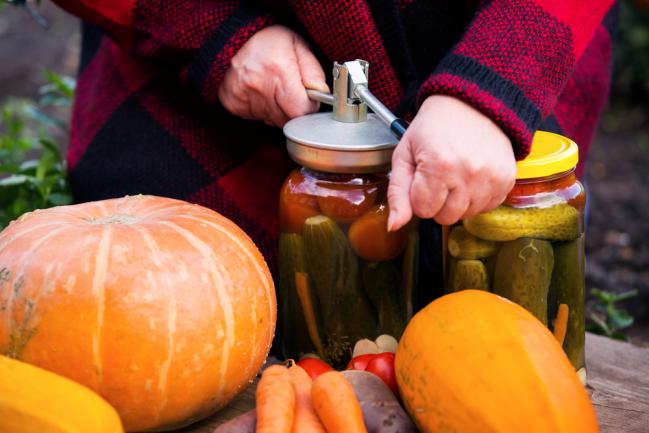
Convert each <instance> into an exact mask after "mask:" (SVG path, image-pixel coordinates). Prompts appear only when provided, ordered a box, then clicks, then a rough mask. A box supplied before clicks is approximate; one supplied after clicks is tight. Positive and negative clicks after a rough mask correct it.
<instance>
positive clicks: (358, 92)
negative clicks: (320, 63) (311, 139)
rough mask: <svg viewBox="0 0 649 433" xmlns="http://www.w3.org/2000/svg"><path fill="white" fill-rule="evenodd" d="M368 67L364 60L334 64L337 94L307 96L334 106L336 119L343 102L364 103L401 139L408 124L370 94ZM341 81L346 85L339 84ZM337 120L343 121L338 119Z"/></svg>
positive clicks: (312, 92)
mask: <svg viewBox="0 0 649 433" xmlns="http://www.w3.org/2000/svg"><path fill="white" fill-rule="evenodd" d="M368 66H369V64H368V62H366V61H364V60H354V61H353V62H345V63H344V64H343V65H340V64H338V63H336V64H334V92H335V93H334V94H331V93H325V92H320V91H317V90H311V89H307V91H306V92H307V95H308V97H309V98H310V99H311V100H314V101H319V102H322V103H324V104H328V105H332V106H334V112H335V113H334V118H337V117H339V116H337V115H336V112H337V111H338V110H337V108H339V107H340V103H341V102H342V103H343V104H344V105H352V104H353V105H357V104H358V103H361V102H362V103H364V104H366V105H367V106H368V107H370V108H371V109H372V111H373V112H374V113H376V115H377V116H379V117H380V118H381V120H383V122H384V123H385V124H386V125H387V126H388V127H389V128H390V130H391V131H392V133H393V134H394V135H396V136H397V137H398V138H401V137H402V136H403V134H404V133H405V132H406V129H407V128H408V122H407V121H405V120H404V119H401V118H398V117H397V116H395V115H394V113H392V112H391V111H390V110H389V109H388V107H386V106H385V105H384V104H383V103H382V102H381V101H380V100H379V99H378V98H377V97H376V96H374V95H373V94H372V92H370V90H369V88H368V87H367V85H368V81H367V69H368ZM341 72H342V73H341ZM339 80H340V81H344V82H346V83H344V82H339ZM344 84H347V86H344ZM343 86H344V87H343ZM345 87H346V88H345ZM343 92H344V94H343ZM343 101H344V102H343ZM350 103H351V104H350ZM337 120H342V119H338V118H337ZM363 120H365V119H364V118H362V120H360V121H363ZM342 121H345V120H342ZM347 121H349V120H347ZM352 121H359V120H352Z"/></svg>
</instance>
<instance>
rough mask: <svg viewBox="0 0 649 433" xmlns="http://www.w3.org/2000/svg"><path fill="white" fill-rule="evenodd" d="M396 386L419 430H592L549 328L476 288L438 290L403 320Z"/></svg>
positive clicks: (586, 406) (581, 392)
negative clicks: (438, 295) (439, 294)
mask: <svg viewBox="0 0 649 433" xmlns="http://www.w3.org/2000/svg"><path fill="white" fill-rule="evenodd" d="M395 371H396V375H397V383H398V385H399V391H400V393H401V397H402V399H403V402H404V403H405V406H406V408H407V410H408V413H410V415H411V416H412V417H413V419H414V421H415V423H416V424H417V427H418V428H419V430H420V431H421V432H422V433H429V432H442V431H444V432H455V433H520V432H526V433H547V432H553V433H577V432H578V433H596V432H597V431H598V429H597V422H596V419H595V411H594V410H593V407H592V405H591V403H590V401H589V399H588V394H587V393H586V390H585V389H584V387H583V386H582V384H581V382H580V380H579V377H578V376H577V374H576V373H575V370H574V367H573V366H572V364H571V363H570V361H569V360H568V358H567V357H566V355H565V354H564V352H563V349H562V348H561V346H560V345H559V343H558V342H557V340H556V339H555V338H554V336H553V335H552V333H550V331H549V330H548V329H547V328H546V327H545V326H544V325H543V324H542V323H541V322H539V321H538V320H537V319H536V318H535V317H534V316H533V315H532V314H531V313H529V312H528V311H527V310H525V309H524V308H523V307H520V306H519V305H517V304H514V303H513V302H510V301H508V300H506V299H504V298H501V297H499V296H496V295H494V294H492V293H489V292H484V291H480V290H463V291H460V292H457V293H453V294H450V295H446V296H443V297H441V298H439V299H437V300H435V301H433V302H432V303H431V304H429V305H428V306H427V307H426V308H424V309H423V310H421V311H420V312H419V313H417V314H416V315H415V316H414V317H413V318H412V320H411V321H410V323H409V324H408V326H407V327H406V330H405V332H404V333H403V336H402V337H401V341H400V342H399V347H398V349H397V353H396V359H395Z"/></svg>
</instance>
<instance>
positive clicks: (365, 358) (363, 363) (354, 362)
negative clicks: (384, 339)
mask: <svg viewBox="0 0 649 433" xmlns="http://www.w3.org/2000/svg"><path fill="white" fill-rule="evenodd" d="M376 355H377V354H376V353H367V354H365V355H358V356H357V357H356V358H352V359H351V360H350V361H349V364H347V370H362V371H365V369H366V368H367V364H368V363H369V362H370V361H371V360H372V359H374V357H375V356H376Z"/></svg>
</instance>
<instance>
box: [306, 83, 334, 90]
mask: <svg viewBox="0 0 649 433" xmlns="http://www.w3.org/2000/svg"><path fill="white" fill-rule="evenodd" d="M304 87H306V88H307V89H313V90H319V91H321V92H329V86H327V83H325V82H324V81H320V82H313V81H310V82H308V83H306V84H305V85H304Z"/></svg>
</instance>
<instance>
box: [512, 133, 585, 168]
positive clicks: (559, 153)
mask: <svg viewBox="0 0 649 433" xmlns="http://www.w3.org/2000/svg"><path fill="white" fill-rule="evenodd" d="M578 162H579V148H578V147H577V143H575V142H574V141H572V140H571V139H569V138H566V137H564V136H562V135H559V134H553V133H552V132H546V131H537V132H536V134H534V140H533V141H532V150H531V152H530V154H529V155H528V156H527V158H525V159H524V160H522V161H518V163H517V167H516V168H517V173H516V179H532V178H537V177H546V176H552V175H553V174H557V173H563V172H566V171H570V170H572V169H573V168H575V167H576V166H577V163H578Z"/></svg>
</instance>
